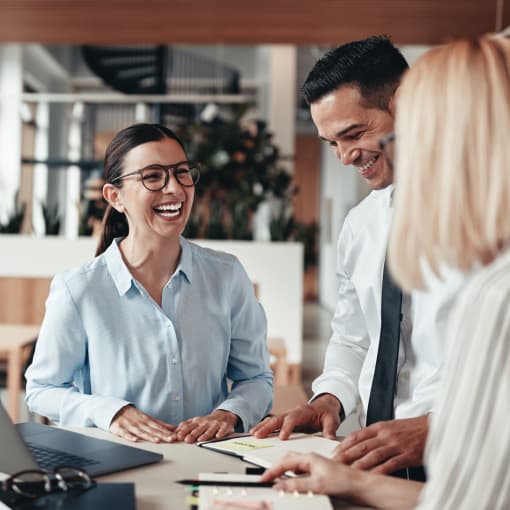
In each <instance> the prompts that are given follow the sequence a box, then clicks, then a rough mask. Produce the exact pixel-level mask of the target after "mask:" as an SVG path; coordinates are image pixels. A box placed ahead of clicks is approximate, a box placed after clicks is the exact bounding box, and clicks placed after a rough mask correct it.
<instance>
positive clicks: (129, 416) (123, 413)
mask: <svg viewBox="0 0 510 510" xmlns="http://www.w3.org/2000/svg"><path fill="white" fill-rule="evenodd" d="M175 429H176V427H175V425H170V424H169V423H165V422H164V421H161V420H158V419H156V418H152V417H151V416H149V415H148V414H145V413H143V412H142V411H140V410H139V409H137V408H136V407H134V406H132V405H127V406H125V407H123V408H122V409H120V411H119V412H118V413H117V414H116V415H115V416H114V417H113V420H112V422H111V424H110V432H111V433H112V434H115V435H116V436H119V437H122V438H124V439H128V440H129V441H134V442H137V441H150V442H151V443H170V442H172V441H174V440H175V434H174V431H175Z"/></svg>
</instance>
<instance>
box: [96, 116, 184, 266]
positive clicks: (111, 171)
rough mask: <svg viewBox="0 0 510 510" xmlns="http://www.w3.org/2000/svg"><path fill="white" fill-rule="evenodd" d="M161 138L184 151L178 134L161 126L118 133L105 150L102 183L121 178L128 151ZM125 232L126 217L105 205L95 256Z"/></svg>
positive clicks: (127, 227)
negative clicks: (168, 140) (173, 141)
mask: <svg viewBox="0 0 510 510" xmlns="http://www.w3.org/2000/svg"><path fill="white" fill-rule="evenodd" d="M164 138H168V139H170V140H175V141H176V142H177V143H178V144H179V145H180V146H181V147H182V150H183V151H185V149H184V145H183V144H182V142H181V140H179V138H178V137H177V135H176V134H175V133H174V132H173V131H172V130H171V129H168V128H167V127H165V126H162V125H161V124H133V125H132V126H129V127H127V128H125V129H123V130H122V131H119V132H118V133H117V134H116V135H115V137H114V138H113V140H112V141H111V142H110V144H109V145H108V147H107V148H106V152H105V156H104V180H105V181H106V182H108V183H111V184H112V183H113V182H115V179H117V178H118V177H120V176H121V175H122V170H123V164H124V158H125V157H126V154H127V153H128V152H129V151H130V150H131V149H134V148H135V147H138V146H139V145H143V144H144V143H149V142H158V141H160V140H163V139H164ZM114 186H117V187H118V188H120V187H122V181H117V182H116V183H115V184H114ZM128 233H129V226H128V222H127V219H126V216H125V215H124V214H123V213H120V212H118V211H117V210H116V209H114V208H113V207H112V206H111V205H108V207H107V208H106V212H105V214H104V217H103V231H102V233H101V239H100V240H99V244H98V246H97V249H96V256H97V255H100V254H101V253H103V252H104V251H105V250H106V248H108V246H110V244H111V243H112V241H113V240H114V239H115V238H116V237H126V236H127V235H128Z"/></svg>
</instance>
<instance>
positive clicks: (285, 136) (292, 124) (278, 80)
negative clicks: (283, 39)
mask: <svg viewBox="0 0 510 510" xmlns="http://www.w3.org/2000/svg"><path fill="white" fill-rule="evenodd" d="M296 67H297V48H296V46H294V45H290V44H289V45H284V44H274V45H272V46H270V52H269V104H268V107H269V109H268V114H269V129H270V130H271V131H272V132H273V133H274V142H275V144H276V145H277V146H278V147H279V148H280V150H281V154H282V155H283V156H293V155H294V144H295V138H296V73H297V70H296ZM285 166H286V168H287V170H289V171H290V172H293V170H294V165H293V163H292V161H289V162H285Z"/></svg>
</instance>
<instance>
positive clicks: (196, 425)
mask: <svg viewBox="0 0 510 510" xmlns="http://www.w3.org/2000/svg"><path fill="white" fill-rule="evenodd" d="M238 421H239V417H238V416H237V415H235V414H234V413H231V412H229V411H223V410H220V409H219V410H217V411H214V412H212V413H211V414H208V415H207V416H196V417H195V418H190V419H189V420H186V421H183V422H181V423H179V425H178V427H177V429H176V430H175V433H176V439H177V440H178V441H184V442H185V443H194V442H196V441H209V440H210V439H221V438H222V437H225V436H228V435H229V434H232V432H234V430H235V427H236V425H237V422H238Z"/></svg>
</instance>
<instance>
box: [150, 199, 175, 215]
mask: <svg viewBox="0 0 510 510" xmlns="http://www.w3.org/2000/svg"><path fill="white" fill-rule="evenodd" d="M181 207H182V202H179V203H176V204H164V205H158V206H156V207H154V210H155V211H156V212H158V213H161V214H164V215H165V216H177V215H178V214H179V211H180V210H181Z"/></svg>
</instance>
